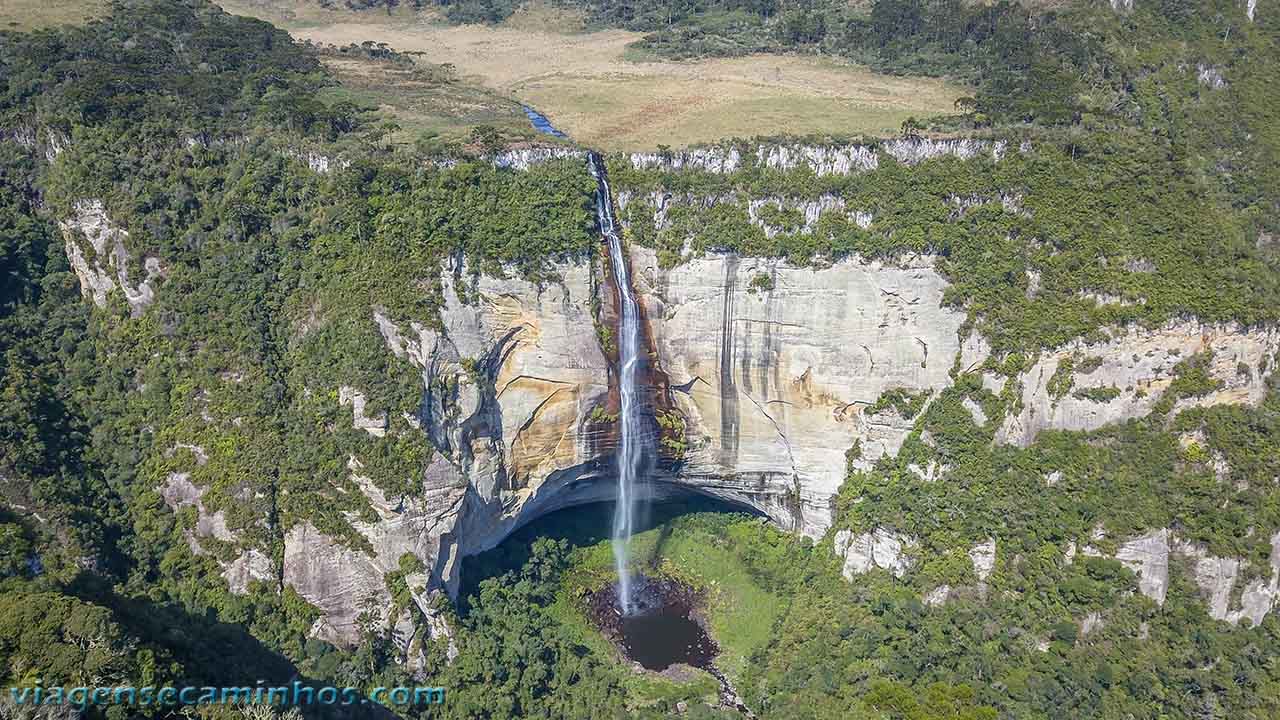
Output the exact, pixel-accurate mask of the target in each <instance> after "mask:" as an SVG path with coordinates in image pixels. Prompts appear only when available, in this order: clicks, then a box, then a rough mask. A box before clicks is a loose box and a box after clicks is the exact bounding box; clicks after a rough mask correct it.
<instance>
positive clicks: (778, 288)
mask: <svg viewBox="0 0 1280 720" xmlns="http://www.w3.org/2000/svg"><path fill="white" fill-rule="evenodd" d="M633 264H634V266H635V269H636V271H637V272H636V275H635V276H636V284H637V290H638V292H639V293H640V297H641V300H642V302H643V304H644V307H645V311H646V315H647V316H648V319H649V322H650V326H651V328H652V331H653V337H654V343H655V348H654V349H655V354H656V356H657V359H658V362H659V364H660V365H661V366H662V368H663V369H664V370H665V371H666V373H667V375H668V377H669V378H670V381H671V385H672V391H673V392H672V396H673V399H674V400H675V403H676V408H677V409H678V411H679V412H680V414H681V415H683V417H684V420H685V423H686V427H687V431H686V436H687V443H688V446H689V447H688V450H687V451H686V454H685V457H684V462H683V463H682V464H681V465H680V467H679V470H678V475H677V476H676V478H675V479H676V480H677V481H678V482H681V483H685V484H690V485H693V486H696V487H698V488H700V489H702V490H703V491H705V492H711V493H713V494H717V495H721V496H726V497H730V498H731V499H735V500H739V501H745V502H747V503H748V504H750V505H752V506H754V507H756V508H757V509H759V510H762V511H763V512H765V513H766V514H768V515H769V516H770V517H771V518H772V519H773V520H774V521H775V522H777V523H778V524H779V525H781V526H783V527H786V528H793V529H796V530H798V531H800V532H803V533H804V534H806V535H810V536H812V537H819V536H821V535H822V534H823V533H825V532H826V530H827V528H828V527H829V526H830V524H831V510H830V507H829V500H830V498H831V496H832V495H834V494H835V493H836V491H837V490H838V489H839V487H840V484H841V482H843V480H844V474H845V452H846V451H847V450H848V449H849V448H850V447H851V446H852V445H853V443H854V442H855V441H861V443H862V449H863V452H862V459H861V460H860V461H859V462H860V463H864V464H870V463H874V461H875V460H876V459H878V458H879V457H881V456H882V455H885V454H893V453H896V452H897V450H898V447H899V446H900V445H901V444H902V440H903V438H904V437H905V434H906V432H907V431H908V430H909V429H910V424H909V423H907V422H904V421H903V420H902V419H901V418H899V417H898V416H897V415H896V414H886V415H880V416H876V417H868V416H867V415H866V414H865V413H864V410H865V409H866V408H867V407H868V406H870V405H871V404H873V403H874V402H875V401H876V399H877V398H878V397H879V396H880V393H881V392H883V391H884V390H886V389H889V388H896V387H903V388H910V389H912V390H920V391H930V390H938V389H941V388H942V387H944V386H946V385H947V384H948V382H949V376H948V373H949V370H950V368H951V366H952V364H953V363H954V362H955V360H956V357H957V356H960V358H961V363H962V364H964V365H965V366H968V365H969V364H972V363H974V362H977V361H979V360H980V359H981V358H982V357H983V356H984V354H985V349H984V347H983V345H982V343H981V341H979V340H976V339H975V340H972V341H970V342H966V343H962V342H961V339H960V336H959V329H960V325H961V323H962V322H963V321H964V314H963V313H958V312H955V311H952V310H949V309H946V308H943V307H941V299H942V292H943V290H945V288H946V282H944V281H943V279H942V278H941V276H939V275H938V274H937V273H936V272H935V271H934V270H933V267H932V261H931V260H930V259H929V258H917V259H915V260H913V261H912V262H910V263H906V264H903V265H884V264H881V263H867V262H861V261H858V260H848V261H842V262H839V263H836V264H835V265H833V266H832V267H830V268H826V269H822V270H810V269H805V268H797V267H793V266H790V265H788V264H787V263H785V262H779V261H774V260H761V259H753V258H739V257H735V256H731V255H718V256H712V257H707V258H702V259H699V260H694V261H692V262H689V263H685V264H683V265H680V266H678V267H676V268H673V269H670V270H661V269H659V268H658V264H657V262H656V259H655V258H654V256H653V254H652V253H651V252H649V251H647V250H644V249H642V248H636V249H635V250H634V251H633Z"/></svg>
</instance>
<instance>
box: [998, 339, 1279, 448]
mask: <svg viewBox="0 0 1280 720" xmlns="http://www.w3.org/2000/svg"><path fill="white" fill-rule="evenodd" d="M1278 349H1280V332H1278V331H1277V330H1276V329H1275V328H1265V329H1264V328H1255V329H1245V328H1241V327H1239V326H1235V325H1202V324H1200V323H1195V322H1191V321H1182V322H1172V323H1169V324H1167V325H1165V326H1164V327H1161V328H1157V329H1154V330H1146V329H1141V328H1130V329H1127V330H1117V331H1114V337H1113V339H1112V340H1110V341H1108V342H1106V343H1103V344H1098V345H1088V344H1086V343H1084V342H1083V341H1076V342H1074V343H1071V344H1070V345H1068V346H1067V347H1065V348H1062V349H1059V350H1057V351H1054V352H1050V353H1047V354H1044V355H1041V356H1040V359H1039V360H1038V361H1037V362H1036V363H1035V365H1034V366H1032V367H1031V368H1030V369H1029V370H1027V371H1025V372H1024V373H1022V374H1021V375H1020V376H1019V377H1018V380H1020V381H1021V382H1022V384H1023V386H1022V411H1021V412H1020V413H1018V414H1017V415H1010V416H1009V417H1007V418H1006V419H1005V422H1004V424H1003V425H1002V426H1001V428H1000V430H999V431H998V432H997V434H996V439H997V440H998V441H1000V442H1005V443H1015V444H1018V445H1023V446H1025V445H1029V444H1030V443H1031V441H1032V440H1034V439H1035V436H1036V434H1037V433H1038V432H1039V431H1040V430H1044V429H1049V428H1051V429H1055V430H1095V429H1097V428H1099V427H1102V426H1103V425H1106V424H1107V423H1113V422H1123V421H1125V420H1130V419H1133V418H1138V417H1143V416H1145V415H1147V414H1149V413H1150V412H1151V410H1152V409H1153V408H1154V407H1155V405H1156V403H1157V402H1158V401H1159V400H1160V397H1161V396H1162V395H1163V394H1164V392H1165V390H1166V389H1168V387H1169V385H1170V384H1171V383H1172V382H1173V380H1174V377H1175V376H1174V373H1173V368H1174V366H1175V365H1177V364H1178V363H1179V362H1182V361H1183V360H1186V359H1187V358H1190V357H1191V356H1193V355H1197V354H1199V353H1203V352H1210V351H1211V352H1212V353H1213V362H1212V363H1211V366H1210V368H1209V370H1210V373H1211V374H1212V376H1213V377H1214V378H1215V379H1217V380H1219V381H1221V382H1222V387H1221V388H1220V389H1218V390H1216V391H1213V392H1211V393H1209V394H1207V395H1204V396H1201V397H1194V398H1183V399H1181V400H1179V401H1178V402H1177V403H1176V404H1175V405H1174V412H1175V413H1176V412H1178V411H1181V410H1183V409H1185V408H1188V407H1195V406H1209V405H1223V404H1233V403H1245V404H1257V403H1258V402H1260V401H1261V400H1262V399H1263V397H1265V395H1266V392H1267V389H1266V379H1265V377H1264V376H1263V374H1262V373H1261V372H1258V367H1259V365H1260V364H1261V363H1262V361H1263V359H1264V358H1270V357H1272V356H1274V355H1275V353H1276V351H1277V350H1278ZM1072 355H1077V356H1079V357H1081V358H1100V359H1101V362H1102V364H1101V365H1100V366H1099V367H1098V369H1096V370H1094V371H1093V372H1090V373H1087V374H1085V373H1081V372H1078V371H1077V372H1076V373H1075V374H1074V380H1075V383H1074V387H1073V389H1072V392H1070V393H1067V394H1066V395H1064V396H1063V397H1061V398H1058V399H1056V400H1055V399H1054V398H1053V397H1051V396H1050V393H1049V389H1048V384H1049V381H1050V379H1051V378H1052V377H1053V374H1054V372H1055V371H1056V370H1057V369H1058V365H1059V364H1060V363H1061V362H1062V361H1063V360H1066V359H1067V358H1069V357H1071V356H1072ZM1241 364H1243V365H1245V366H1247V367H1249V368H1250V369H1251V372H1249V373H1247V374H1241V373H1240V372H1239V371H1238V369H1239V366H1240V365H1241ZM1093 387H1099V388H1105V387H1115V388H1117V389H1119V390H1120V395H1119V396H1118V397H1116V398H1115V399H1113V400H1110V401H1108V402H1097V401H1095V400H1091V399H1088V398H1082V397H1076V396H1075V395H1074V394H1073V393H1074V392H1075V391H1077V390H1080V389H1084V388H1093Z"/></svg>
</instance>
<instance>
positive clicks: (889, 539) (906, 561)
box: [833, 530, 945, 602]
mask: <svg viewBox="0 0 1280 720" xmlns="http://www.w3.org/2000/svg"><path fill="white" fill-rule="evenodd" d="M914 546H915V541H914V540H912V539H911V538H909V537H904V536H902V535H899V534H898V533H895V532H891V531H888V530H874V531H872V532H868V533H862V534H861V535H854V534H853V533H852V532H851V531H849V530H841V531H839V532H837V533H836V535H835V544H834V546H833V549H834V550H835V554H836V557H839V558H844V565H843V567H842V568H841V570H840V572H841V574H842V575H844V578H845V579H846V580H852V579H853V576H854V575H862V574H864V573H868V572H871V571H872V570H874V569H876V568H879V569H881V570H888V571H889V572H890V573H892V574H893V576H894V577H902V576H903V575H905V574H906V572H907V569H908V568H910V567H911V559H910V555H909V551H910V550H911V548H912V547H914ZM935 600H936V598H935ZM944 600H945V593H944V595H943V597H942V600H938V602H942V601H944Z"/></svg>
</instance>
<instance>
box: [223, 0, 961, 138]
mask: <svg viewBox="0 0 1280 720" xmlns="http://www.w3.org/2000/svg"><path fill="white" fill-rule="evenodd" d="M224 6H225V7H227V8H228V9H229V10H231V11H233V12H243V13H247V14H254V15H258V16H260V17H263V18H264V19H267V20H271V21H272V22H275V23H277V24H279V25H281V26H282V27H285V28H287V29H289V30H290V32H292V33H293V34H294V35H295V36H296V37H299V38H306V39H310V40H312V41H315V42H320V43H328V44H333V45H346V44H348V43H352V42H361V41H364V40H375V41H380V42H386V43H387V44H389V45H390V46H392V47H394V48H396V49H398V50H406V51H416V52H421V53H422V54H423V55H422V58H423V59H424V60H425V61H427V62H431V63H446V62H447V63H453V64H454V65H456V66H457V67H458V70H459V72H461V73H462V74H463V76H464V77H465V78H467V79H469V80H471V81H472V82H475V83H478V84H483V85H484V86H486V87H488V88H491V89H493V90H495V91H496V92H498V93H499V94H501V95H503V96H505V97H510V98H512V99H517V100H519V101H521V102H525V103H528V104H530V105H533V106H534V107H537V108H538V109H539V110H541V111H542V112H543V113H545V114H546V115H547V116H548V117H549V118H551V120H552V122H553V123H555V124H556V126H557V127H559V128H560V129H562V130H564V131H565V132H567V133H568V134H569V135H570V136H572V137H573V138H574V139H575V140H578V141H580V142H583V143H586V144H589V145H593V146H596V147H601V148H605V149H610V150H631V149H645V148H649V149H651V148H654V147H656V146H657V145H659V144H663V145H670V146H673V147H680V146H684V145H690V144H694V143H700V142H711V141H715V140H719V139H721V138H725V137H732V136H739V137H750V136H754V135H776V134H783V133H796V134H801V133H832V134H846V135H860V134H861V135H882V134H886V133H895V132H897V131H898V129H899V127H900V126H901V123H902V121H903V120H904V119H906V118H907V117H909V116H911V115H916V116H919V117H927V116H929V115H934V114H938V113H946V112H950V111H951V110H952V103H953V102H954V100H955V98H957V97H958V96H960V95H961V94H964V92H963V90H962V89H961V88H959V87H957V86H955V85H952V84H949V83H946V82H944V81H941V80H932V79H924V78H900V77H892V76H885V75H877V74H875V73H872V72H870V71H869V70H867V69H866V68H862V67H858V66H853V65H848V64H844V63H840V62H837V61H835V60H832V59H826V58H816V57H807V56H805V57H800V56H776V55H759V56H751V57H745V58H729V59H714V60H704V61H696V62H672V61H665V60H641V61H633V60H632V59H630V58H629V57H628V51H627V49H626V46H627V45H628V44H629V43H631V42H634V41H635V40H637V39H638V38H639V35H638V34H637V33H631V32H626V31H622V30H606V31H601V32H591V33H586V32H580V30H581V28H582V18H581V16H578V15H575V14H573V13H569V12H564V11H557V10H552V9H547V8H546V7H544V6H538V5H533V6H530V7H529V8H527V9H525V10H523V11H521V12H520V13H518V14H517V15H516V16H515V17H514V18H513V19H512V20H511V21H509V22H508V23H506V24H504V25H502V26H499V27H488V26H479V25H467V26H461V27H455V26H448V25H445V24H443V23H440V22H439V19H438V18H437V17H434V16H432V15H430V14H421V13H418V14H415V13H413V12H412V11H407V10H403V9H400V10H396V11H395V12H394V13H392V14H390V15H388V14H387V13H384V12H379V11H366V12H360V13H353V12H349V11H342V10H338V11H334V10H324V9H321V8H319V7H317V6H316V5H315V4H314V3H312V2H308V1H306V0H227V2H225V3H224ZM630 55H632V56H634V55H635V53H631V54H630Z"/></svg>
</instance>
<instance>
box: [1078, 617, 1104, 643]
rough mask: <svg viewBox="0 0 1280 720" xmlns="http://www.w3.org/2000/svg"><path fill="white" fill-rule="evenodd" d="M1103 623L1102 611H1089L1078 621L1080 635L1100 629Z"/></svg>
mask: <svg viewBox="0 0 1280 720" xmlns="http://www.w3.org/2000/svg"><path fill="white" fill-rule="evenodd" d="M1105 625H1106V623H1105V622H1104V621H1103V619H1102V613H1098V612H1091V613H1089V614H1088V615H1085V616H1084V619H1083V620H1081V621H1080V637H1085V636H1086V635H1088V634H1089V633H1091V632H1093V631H1095V630H1101V629H1102V628H1103V627H1104V626H1105Z"/></svg>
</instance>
